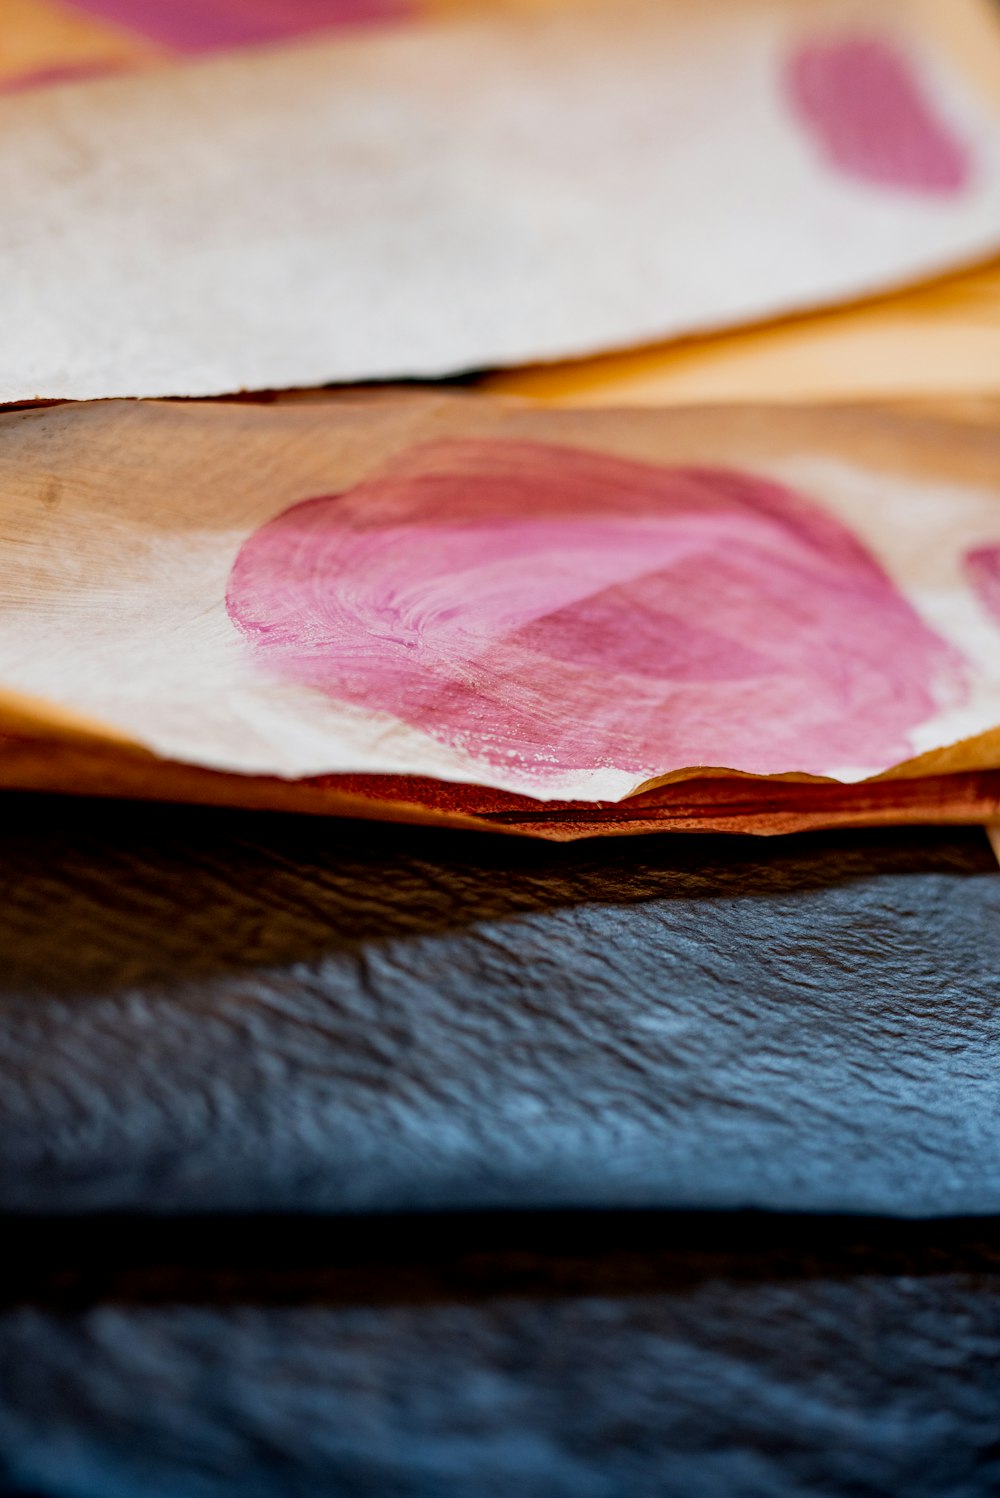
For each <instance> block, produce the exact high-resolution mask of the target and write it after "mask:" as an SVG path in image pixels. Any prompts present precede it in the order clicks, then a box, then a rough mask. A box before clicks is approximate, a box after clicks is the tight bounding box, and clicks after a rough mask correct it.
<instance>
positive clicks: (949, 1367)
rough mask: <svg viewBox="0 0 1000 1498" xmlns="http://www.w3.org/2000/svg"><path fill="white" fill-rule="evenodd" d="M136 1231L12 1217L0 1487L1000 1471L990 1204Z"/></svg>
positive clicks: (649, 1495) (385, 1487)
mask: <svg viewBox="0 0 1000 1498" xmlns="http://www.w3.org/2000/svg"><path fill="white" fill-rule="evenodd" d="M146 1226H147V1231H145V1233H144V1234H143V1235H142V1241H137V1240H136V1235H135V1232H134V1230H133V1231H130V1230H129V1228H128V1226H127V1225H124V1224H121V1223H115V1224H107V1225H105V1227H104V1230H103V1231H101V1232H99V1233H98V1232H96V1231H95V1232H92V1233H91V1234H90V1235H89V1237H88V1235H86V1234H84V1233H82V1230H81V1231H77V1230H76V1229H74V1230H72V1231H69V1230H67V1229H65V1228H64V1230H63V1232H62V1234H61V1236H59V1235H56V1234H54V1233H53V1232H52V1231H51V1226H49V1227H47V1228H46V1230H45V1231H44V1232H42V1231H41V1230H38V1231H37V1232H36V1233H35V1234H34V1236H33V1238H29V1239H27V1240H23V1241H19V1239H18V1235H17V1233H15V1234H14V1246H13V1247H14V1251H13V1253H12V1251H11V1250H12V1245H11V1244H10V1242H8V1245H7V1253H6V1258H7V1263H8V1266H10V1265H11V1260H12V1259H13V1260H14V1261H15V1263H18V1262H21V1260H22V1255H23V1265H22V1269H21V1271H20V1272H18V1271H14V1272H13V1273H12V1270H11V1268H10V1267H8V1270H7V1276H6V1281H7V1284H8V1286H10V1287H11V1288H12V1289H14V1288H15V1287H16V1294H14V1295H12V1296H11V1301H12V1302H13V1303H10V1304H8V1306H7V1308H6V1309H4V1310H3V1311H2V1312H0V1474H2V1475H0V1491H5V1492H6V1493H8V1494H15V1493H16V1494H18V1495H23V1494H44V1495H46V1498H57V1495H58V1498H830V1495H834V1498H836V1495H841V1494H843V1495H845V1498H945V1495H946V1498H988V1495H992V1494H995V1493H996V1492H997V1491H998V1490H1000V1444H998V1439H997V1434H998V1430H1000V1420H998V1403H1000V1396H998V1390H997V1371H996V1370H997V1365H998V1361H1000V1279H998V1275H997V1270H998V1267H1000V1251H998V1247H997V1240H996V1235H995V1234H992V1235H990V1234H988V1233H987V1232H986V1231H985V1229H984V1227H983V1225H982V1224H977V1225H969V1224H964V1225H957V1226H947V1225H945V1224H941V1223H936V1224H933V1225H931V1227H929V1228H927V1227H922V1226H921V1225H915V1224H911V1223H908V1224H905V1225H900V1224H899V1223H896V1224H895V1225H888V1224H885V1223H884V1222H883V1223H872V1222H867V1223H863V1224H859V1223H858V1222H856V1221H855V1222H853V1223H847V1224H844V1223H837V1222H831V1221H829V1220H815V1219H812V1220H807V1221H806V1222H805V1223H803V1222H802V1220H801V1219H792V1220H789V1219H787V1218H781V1217H778V1218H774V1219H770V1220H767V1219H765V1220H764V1221H763V1222H761V1223H756V1224H755V1223H753V1222H749V1223H748V1222H747V1221H746V1220H744V1219H742V1218H740V1217H739V1216H735V1215H732V1216H731V1215H729V1214H720V1216H719V1218H718V1219H717V1220H716V1221H715V1222H709V1223H706V1222H704V1221H700V1222H697V1223H696V1224H694V1225H691V1224H687V1223H685V1221H684V1219H683V1218H680V1219H679V1218H677V1217H672V1218H668V1219H667V1220H665V1221H656V1220H655V1219H654V1220H653V1221H649V1220H647V1219H639V1220H637V1221H633V1220H631V1219H630V1216H629V1214H626V1213H614V1214H606V1215H604V1216H598V1217H596V1218H594V1219H593V1220H590V1221H587V1220H584V1219H575V1220H572V1221H570V1222H568V1223H562V1224H553V1223H551V1222H547V1221H546V1220H545V1219H544V1218H542V1219H538V1220H531V1219H525V1220H522V1221H520V1222H517V1223H513V1224H512V1223H511V1222H509V1221H507V1220H506V1219H503V1220H501V1221H496V1220H493V1221H485V1222H479V1223H476V1224H472V1225H469V1224H468V1223H467V1222H465V1221H464V1220H463V1219H457V1220H456V1219H449V1220H448V1221H447V1222H446V1223H444V1224H437V1225H436V1227H435V1229H434V1230H433V1231H432V1230H431V1228H430V1227H429V1226H428V1225H426V1224H425V1225H423V1226H421V1225H420V1224H415V1223H413V1222H412V1221H401V1220H399V1219H389V1220H384V1221H383V1222H382V1223H381V1224H374V1225H368V1226H366V1230H365V1231H364V1232H363V1233H360V1234H357V1233H352V1232H351V1231H350V1230H349V1229H348V1228H347V1227H345V1225H344V1224H343V1223H342V1222H340V1223H334V1222H332V1221H328V1222H327V1224H326V1225H325V1226H324V1225H323V1224H321V1223H317V1222H311V1223H310V1222H303V1221H301V1220H298V1221H291V1222H289V1221H285V1222H279V1221H272V1222H271V1223H262V1222H254V1223H247V1224H239V1225H234V1226H233V1227H232V1228H231V1229H230V1230H229V1231H228V1232H227V1231H226V1230H224V1229H220V1227H219V1225H218V1223H217V1222H216V1223H215V1224H214V1225H213V1226H212V1227H209V1226H208V1225H207V1224H205V1223H201V1224H189V1225H186V1226H185V1227H184V1228H183V1229H173V1230H172V1229H171V1228H170V1225H169V1224H162V1223H159V1224H147V1225H146ZM4 1481H6V1488H4V1486H3V1484H4Z"/></svg>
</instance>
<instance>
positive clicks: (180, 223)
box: [0, 0, 1000, 401]
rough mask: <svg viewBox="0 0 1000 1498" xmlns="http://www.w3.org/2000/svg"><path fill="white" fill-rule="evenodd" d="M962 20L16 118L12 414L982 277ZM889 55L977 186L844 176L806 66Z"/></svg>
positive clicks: (484, 25) (802, 29) (485, 26)
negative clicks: (825, 46) (846, 46)
mask: <svg viewBox="0 0 1000 1498" xmlns="http://www.w3.org/2000/svg"><path fill="white" fill-rule="evenodd" d="M942 5H943V0H942ZM929 16H930V19H929ZM940 19H941V12H940V9H939V10H938V11H937V12H936V13H934V14H933V15H931V14H930V12H929V10H928V6H927V4H926V0H922V3H918V0H880V4H879V5H878V7H877V10H876V11H875V12H873V8H872V6H871V5H870V4H869V3H867V0H864V3H863V0H808V3H805V4H803V3H802V0H702V3H699V4H698V5H690V4H686V3H683V0H662V3H661V0H655V3H653V0H622V3H618V0H616V3H611V0H605V3H600V0H596V3H591V4H581V5H577V6H558V7H555V8H554V9H552V10H551V11H549V10H546V9H545V8H544V7H539V8H538V9H537V10H530V11H527V12H520V11H518V10H517V9H516V8H514V9H512V10H511V11H510V12H509V13H505V12H501V13H500V14H490V13H488V12H484V13H482V14H479V13H473V14H471V15H469V16H467V17H466V16H465V15H462V14H459V15H457V16H456V17H455V18H453V19H446V20H440V21H436V22H431V23H428V24H427V25H425V26H414V27H412V28H402V29H400V30H399V31H398V32H392V33H388V32H387V33H385V34H382V35H375V34H368V35H365V36H359V37H356V38H353V39H339V38H338V39H337V40H334V41H330V42H324V43H322V44H316V43H313V44H312V45H309V46H302V47H289V48H285V49H280V50H276V51H274V52H271V53H257V54H254V55H252V56H242V57H239V58H234V59H229V60H223V61H210V62H198V63H194V64H191V65H190V66H186V67H181V68H171V69H168V70H164V71H162V72H154V73H149V74H146V75H144V76H142V77H136V78H122V79H117V80H108V81H100V82H93V83H89V84H80V85H77V86H72V87H63V88H59V89H55V90H47V91H43V92H39V93H34V94H24V95H17V96H13V97H9V98H6V99H3V100H0V139H2V142H3V153H2V157H0V192H2V198H3V203H4V212H3V215H2V220H0V265H2V267H3V275H2V276H0V328H2V330H3V336H2V338H0V399H2V400H5V401H19V400H27V399H33V398H36V397H43V398H47V397H75V398H88V397H97V396H102V397H103V396H114V395H147V396H148V395H163V394H182V395H198V394H211V393H217V392H225V391H233V390H237V389H242V388H269V387H284V386H294V385H312V384H320V383H324V382H328V381H356V380H362V379H373V378H382V377H398V376H439V375H444V374H449V373H453V372H455V371H460V370H465V369H470V368H477V367H484V366H488V365H504V364H512V363H520V362H523V361H526V360H532V359H534V360H538V359H552V358H556V357H561V356H568V355H571V354H585V353H587V352H591V351H597V350H601V349H605V348H612V347H620V346H624V345H627V344H631V343H635V342H644V341H650V340H652V339H654V338H662V337H667V336H671V337H672V336H676V335H679V334H686V333H691V332H695V331H698V330H703V329H707V328H719V327H723V326H727V325H731V324H734V323H740V322H744V321H746V320H748V319H760V318H762V317H766V316H771V315H774V314H777V313H783V312H788V311H791V310H796V309H801V308H804V307H810V306H815V305H817V304H829V303H832V302H836V301H838V300H842V299H844V298H850V297H855V296H858V295H860V294H866V293H870V292H872V291H876V290H879V289H883V288H886V287H891V286H897V285H900V284H904V283H906V282H908V281H912V280H914V279H915V278H919V277H922V276H925V275H927V274H930V273H935V272H939V271H942V270H945V269H947V268H949V267H951V266H955V265H956V264H960V263H962V262H969V261H972V260H974V259H975V258H976V257H982V256H984V255H986V254H988V253H990V252H991V251H994V250H996V249H997V247H998V246H1000V115H998V111H997V107H996V104H995V101H993V100H992V99H991V98H990V97H989V95H988V92H987V91H986V90H984V89H982V88H981V86H980V83H979V81H978V80H977V79H976V78H975V77H973V76H972V73H971V71H970V70H969V69H968V65H967V62H966V60H965V58H964V57H963V56H961V55H959V53H958V52H957V51H956V52H955V54H954V55H953V56H952V55H950V54H949V49H948V47H947V45H942V32H946V31H947V28H946V27H942V26H940V25H939V24H937V23H938V22H940ZM931 20H933V21H934V22H935V24H933V25H932V24H931ZM872 35H874V36H875V37H876V38H877V39H879V40H880V41H883V42H885V43H886V44H888V45H891V46H892V47H893V48H894V49H895V50H896V51H897V52H898V53H899V54H900V55H901V56H904V57H905V58H906V59H908V64H909V66H911V67H912V69H913V70H914V71H915V76H916V78H917V80H918V84H919V88H920V91H921V93H922V94H923V95H925V96H926V100H927V102H928V107H929V108H931V109H932V110H933V112H934V114H935V115H936V116H937V117H939V118H940V120H941V121H943V122H944V125H945V127H946V128H947V130H948V132H949V133H950V134H951V136H953V137H954V138H955V139H956V140H957V141H959V142H960V143H961V146H962V149H963V150H964V151H966V152H967V154H968V159H969V162H970V163H971V165H970V175H969V178H968V182H967V183H966V185H965V186H964V187H963V189H962V190H961V191H958V192H956V193H954V194H951V195H948V194H940V193H934V192H931V193H922V192H920V191H913V190H910V189H906V188H900V187H898V186H897V187H894V186H885V185H879V184H877V183H873V182H872V181H870V180H864V179H863V178H862V179H859V178H857V177H856V176H854V175H852V174H851V173H850V172H845V171H843V170H840V169H836V168H834V167H831V166H830V165H829V163H828V161H827V157H826V154H825V153H824V150H823V149H822V148H821V147H820V146H818V145H817V142H816V140H815V139H814V138H813V137H812V135H810V133H809V132H808V131H807V130H805V129H804V128H803V126H802V125H801V123H800V122H799V121H798V120H797V118H796V113H795V110H794V109H793V108H792V106H791V104H790V102H789V98H788V95H787V88H786V85H785V81H784V80H785V78H786V75H787V70H788V67H789V59H790V57H791V56H792V54H793V53H794V51H795V49H796V47H797V46H799V45H800V44H801V43H804V42H808V41H816V40H819V41H821V42H822V41H824V40H830V39H833V40H834V41H836V40H837V38H841V37H848V38H850V37H862V38H864V37H868V36H872ZM997 45H998V48H1000V41H998V44H997Z"/></svg>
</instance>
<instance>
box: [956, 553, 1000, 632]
mask: <svg viewBox="0 0 1000 1498" xmlns="http://www.w3.org/2000/svg"><path fill="white" fill-rule="evenodd" d="M963 561H964V564H965V575H966V577H967V578H968V579H969V582H970V583H971V585H972V588H973V591H974V592H975V595H976V597H977V598H978V599H979V602H980V603H981V604H982V606H983V608H984V609H985V610H986V612H987V613H988V614H990V615H992V617H993V619H994V620H995V621H996V623H997V624H1000V545H998V546H978V547H977V548H976V549H975V551H967V552H966V553H965V556H964V558H963Z"/></svg>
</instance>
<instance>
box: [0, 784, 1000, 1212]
mask: <svg viewBox="0 0 1000 1498" xmlns="http://www.w3.org/2000/svg"><path fill="white" fill-rule="evenodd" d="M0 870H2V881H3V886H4V888H3V890H2V904H0V929H2V939H0V947H2V950H3V952H4V974H3V981H2V993H0V1209H3V1210H6V1211H8V1212H21V1213H64V1212H65V1213H80V1212H92V1211H127V1212H154V1213H167V1212H203V1211H211V1212H215V1211H253V1212H267V1211H296V1212H308V1211H324V1212H325V1211H331V1212H334V1211H335V1212H359V1211H360V1212H365V1211H377V1212H390V1211H392V1212H400V1211H426V1210H437V1209H444V1208H447V1209H453V1210H466V1211H467V1210H472V1209H481V1208H497V1207H504V1208H526V1207H547V1208H551V1207H612V1206H630V1207H642V1208H651V1207H686V1208H718V1207H727V1208H732V1207H744V1206H753V1207H767V1208H771V1209H779V1210H796V1211H800V1210H808V1211H825V1212H833V1211H861V1212H876V1213H887V1214H912V1215H926V1214H935V1213H938V1214H958V1213H990V1212H1000V1127H998V1122H1000V1117H998V1116H1000V1090H998V1088H997V1075H998V1069H1000V921H998V915H1000V874H998V870H997V867H996V863H995V860H994V858H993V856H992V854H991V852H990V849H989V846H988V844H987V841H986V839H985V837H984V836H983V834H982V833H981V832H980V831H979V830H978V829H973V830H960V831H949V832H942V831H929V830H926V829H916V830H913V829H911V830H906V831H902V830H899V831H892V832H868V833H852V834H845V833H838V834H822V835H813V836H811V837H804V838H795V839H787V840H782V839H775V840H766V841H764V840H754V839H749V838H748V839H737V838H728V839H727V838H724V837H723V838H709V837H703V838H683V837H677V836H669V835H665V836H657V837H651V838H648V839H640V840H621V841H618V840H608V841H605V842H603V843H601V844H600V845H587V844H583V845H576V846H570V847H557V848H552V847H545V846H536V845H531V844H521V843H517V842H514V841H510V842H507V841H506V840H501V839H491V838H488V837H487V838H480V837H478V836H477V835H475V834H463V833H453V832H441V833H430V832H428V831H426V830H423V831H422V830H420V829H408V828H400V827H383V826H376V825H371V824H361V823H355V824H350V823H330V822H325V821H324V822H318V821H311V820H309V819H306V818H301V819H296V818H284V817H278V816H255V815H253V814H236V813H227V812H211V811H205V810H182V809H174V808H162V807H161V808H156V807H151V806H141V805H130V804H111V803H99V802H90V803H87V802H82V801H81V802H74V801H72V800H60V799H58V798H52V799H46V798H42V797H38V798H32V797H31V796H25V797H23V798H21V799H20V800H18V799H17V798H13V797H12V798H10V800H9V801H8V802H7V803H6V816H5V818H4V822H3V827H2V829H0Z"/></svg>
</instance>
